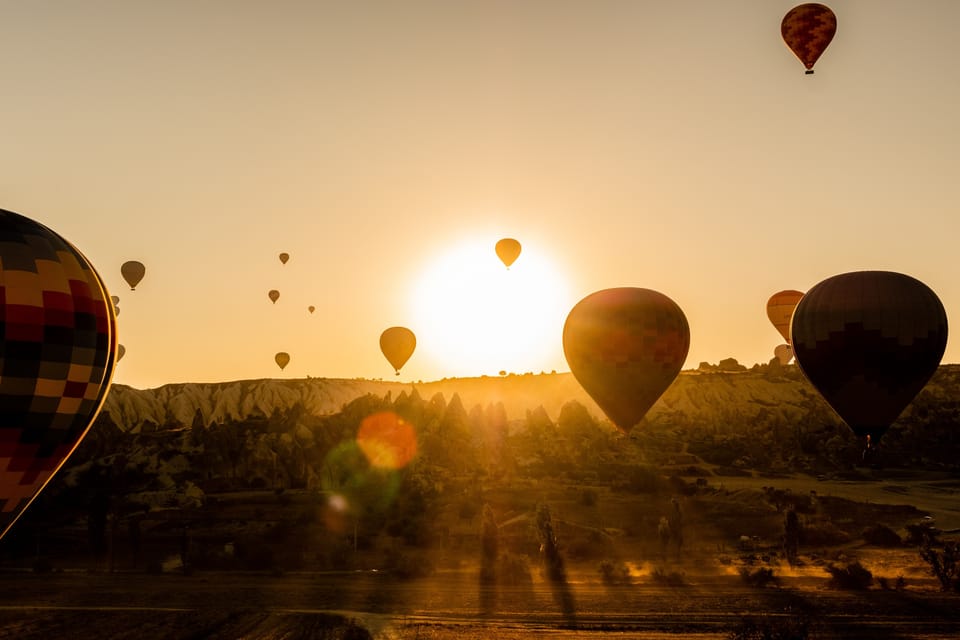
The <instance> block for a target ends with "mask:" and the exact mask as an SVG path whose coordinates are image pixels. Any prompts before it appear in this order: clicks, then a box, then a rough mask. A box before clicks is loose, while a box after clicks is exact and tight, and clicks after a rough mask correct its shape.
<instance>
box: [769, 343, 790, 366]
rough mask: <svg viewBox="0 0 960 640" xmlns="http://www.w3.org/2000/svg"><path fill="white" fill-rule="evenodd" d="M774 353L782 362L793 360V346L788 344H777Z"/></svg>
mask: <svg viewBox="0 0 960 640" xmlns="http://www.w3.org/2000/svg"><path fill="white" fill-rule="evenodd" d="M773 355H774V357H775V358H776V359H777V360H779V361H780V364H784V365H786V364H790V361H791V360H793V348H792V347H790V345H788V344H780V345H777V348H776V349H774V350H773Z"/></svg>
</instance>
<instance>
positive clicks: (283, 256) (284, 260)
mask: <svg viewBox="0 0 960 640" xmlns="http://www.w3.org/2000/svg"><path fill="white" fill-rule="evenodd" d="M289 259H290V254H289V253H281V254H280V262H282V263H283V264H287V260H289Z"/></svg>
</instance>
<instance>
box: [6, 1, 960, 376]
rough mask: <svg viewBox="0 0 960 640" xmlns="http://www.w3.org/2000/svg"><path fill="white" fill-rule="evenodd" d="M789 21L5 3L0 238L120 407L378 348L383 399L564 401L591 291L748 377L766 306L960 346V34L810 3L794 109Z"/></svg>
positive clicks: (760, 358)
mask: <svg viewBox="0 0 960 640" xmlns="http://www.w3.org/2000/svg"><path fill="white" fill-rule="evenodd" d="M795 4H798V3H797V2H795V1H794V0H786V1H781V0H739V1H735V0H724V1H723V2H717V1H716V0H697V1H694V0H686V1H682V0H674V1H672V2H663V1H662V0H656V1H653V0H650V1H647V0H622V1H614V0H589V1H588V0H577V1H572V0H568V1H564V0H524V1H522V2H518V1H516V0H477V1H472V0H463V1H458V2H449V1H448V0H435V1H416V0H409V1H406V2H392V1H388V0H383V1H382V2H372V1H354V2H332V1H331V2H322V1H320V0H316V1H313V0H309V1H308V0H303V1H293V0H288V1H285V2H284V1H271V2H268V1H266V0H263V1H260V2H252V1H242V0H222V1H215V0H208V1H206V2H194V1H192V0H163V1H160V0H156V1H150V2H147V1H141V0H89V1H86V2H72V1H69V0H61V1H56V2H55V1H50V0H32V1H30V2H23V1H21V0H0V88H2V92H3V99H2V100H0V141H2V152H0V208H5V209H10V210H12V211H17V212H19V213H22V214H24V215H27V216H29V217H32V218H34V219H36V220H39V221H41V222H43V223H44V224H47V225H49V226H50V227H52V228H53V229H54V230H56V231H58V232H59V233H61V234H62V235H63V236H65V237H66V238H67V239H68V240H70V241H71V242H73V243H74V244H76V245H77V246H78V247H79V248H80V249H81V250H82V251H84V252H85V253H86V254H87V256H88V257H89V258H90V259H91V261H92V262H93V263H94V265H95V266H96V267H97V269H98V270H99V271H100V272H101V274H102V275H103V276H104V278H105V280H106V282H107V285H108V287H109V288H110V292H111V293H112V294H114V295H118V296H119V297H120V311H121V313H120V317H119V323H120V342H121V343H123V344H124V345H125V347H126V355H125V357H124V359H123V361H122V362H121V363H120V364H119V366H118V370H117V374H116V376H115V378H114V380H115V381H116V382H120V383H125V384H130V385H133V386H136V387H153V386H158V385H161V384H164V383H167V382H182V381H221V380H234V379H242V378H260V377H294V378H298V377H304V376H306V375H312V376H325V377H367V378H377V377H383V378H385V379H393V378H394V376H393V371H392V368H391V367H390V365H389V364H388V363H387V362H386V360H385V359H384V358H383V356H382V355H381V353H380V350H379V335H380V333H381V331H383V330H384V329H386V328H387V327H389V326H393V325H404V326H408V327H410V328H411V329H412V330H413V331H414V332H415V333H416V334H417V337H418V347H417V352H416V353H414V355H413V357H412V358H411V359H410V361H409V362H408V363H407V364H406V365H405V366H404V368H403V370H402V372H401V376H400V377H399V378H396V379H398V380H420V379H422V380H433V379H438V378H441V377H445V376H459V375H479V374H490V375H496V374H497V372H498V371H499V370H500V369H505V370H509V371H515V372H518V373H519V372H525V371H533V372H539V371H541V370H545V371H550V370H552V369H556V370H558V371H566V370H568V367H567V365H566V363H565V361H564V358H563V353H562V347H561V329H562V326H563V321H564V319H565V315H566V312H567V311H569V309H570V308H571V307H572V306H573V305H574V304H575V303H576V302H577V301H578V300H580V299H581V298H582V297H584V296H586V295H587V294H589V293H591V292H593V291H596V290H598V289H604V288H608V287H616V286H637V287H646V288H651V289H656V290H657V291H660V292H662V293H664V294H666V295H668V296H670V297H671V298H673V299H674V300H675V301H676V302H677V303H678V304H679V305H680V307H681V308H682V309H683V310H684V312H685V313H686V315H687V318H688V320H689V324H690V328H691V346H690V354H689V358H688V360H687V363H686V367H687V368H690V367H696V366H697V364H698V363H699V362H700V361H704V360H706V361H710V362H714V363H715V362H717V361H719V360H720V359H722V358H725V357H730V356H732V357H735V358H737V359H738V360H740V362H742V363H744V364H747V365H751V364H753V363H754V362H766V361H768V360H770V359H771V358H772V357H773V350H774V348H775V347H776V346H777V345H778V344H780V343H781V342H782V339H781V337H780V336H779V334H778V333H777V332H776V330H775V329H774V328H773V326H772V325H771V324H770V323H769V321H768V320H767V317H766V314H765V305H766V301H767V299H768V298H769V296H770V295H771V294H773V293H774V292H776V291H779V290H781V289H799V290H807V289H809V288H810V287H811V286H813V285H814V284H816V283H817V282H819V281H820V280H822V279H824V278H826V277H829V276H831V275H834V274H837V273H841V272H845V271H853V270H860V269H889V270H895V271H901V272H904V273H907V274H910V275H912V276H914V277H916V278H919V279H920V280H923V281H924V282H926V283H927V284H928V285H929V286H930V287H931V288H932V289H933V290H934V291H936V292H937V293H938V295H939V296H940V298H941V300H942V301H943V303H944V305H945V307H946V309H947V314H948V317H950V318H960V278H957V273H958V267H957V257H956V255H957V252H956V237H957V235H958V231H960V222H958V216H957V202H960V179H958V174H957V169H956V168H957V150H958V149H960V126H958V124H957V116H956V114H957V112H958V107H960V83H958V82H957V75H956V71H957V64H958V61H960V39H958V38H956V35H955V29H956V25H957V24H960V2H956V1H955V0H940V1H937V0H914V1H912V2H903V1H902V0H857V1H854V0H832V1H831V2H829V3H828V4H829V5H830V6H831V8H832V9H833V10H834V11H835V12H836V14H837V18H838V24H839V26H838V31H837V36H836V38H835V39H834V41H833V43H832V44H831V45H830V47H829V49H828V50H827V51H826V53H825V54H824V55H823V57H822V58H821V59H820V61H819V62H818V63H817V66H816V74H815V75H813V76H805V75H804V74H803V67H802V65H801V64H800V62H799V61H798V60H797V59H796V58H795V57H794V56H793V54H792V53H791V52H790V51H789V50H788V49H787V47H786V46H785V45H784V43H783V41H782V40H781V38H780V21H781V19H782V17H783V15H784V14H785V13H786V12H787V11H788V10H789V9H790V8H791V7H792V6H794V5H795ZM501 237H514V238H517V239H518V240H520V242H521V243H522V244H523V247H524V252H523V254H522V255H521V256H520V258H519V259H518V260H517V262H516V263H515V264H514V266H513V267H512V268H511V269H510V271H507V270H506V269H504V267H503V265H501V264H500V263H499V262H498V261H497V259H496V256H495V255H494V253H493V246H494V243H495V242H496V241H497V240H498V239H499V238H501ZM478 247H479V249H478ZM484 248H485V249H484ZM485 250H486V252H487V253H486V258H484V251H485ZM282 251H285V252H288V253H289V254H290V256H291V258H290V261H289V262H288V263H287V264H286V265H282V264H281V263H280V261H279V259H278V257H277V256H278V254H279V253H280V252H282ZM133 259H135V260H141V261H142V262H144V263H145V264H146V266H147V275H146V278H145V279H144V280H143V282H142V283H141V284H140V285H139V286H138V287H137V290H136V291H135V292H131V291H129V288H128V287H126V286H125V284H124V283H123V281H122V279H121V277H120V265H121V264H122V263H123V262H124V261H126V260H133ZM485 259H489V264H487V263H485V262H484V260H485ZM458 273H462V274H464V275H463V276H462V278H459V279H458V277H457V275H456V274H458ZM270 289H278V290H279V291H280V292H281V297H280V299H279V300H278V301H277V303H276V304H272V303H271V302H270V300H269V299H268V298H267V291H268V290H270ZM431 292H434V293H431ZM308 305H315V306H316V308H317V309H316V312H315V313H314V314H312V315H311V314H309V313H308V312H307V306H308ZM477 317H482V318H486V322H477V321H476V318H477ZM511 317H514V318H515V319H516V323H511V322H508V321H507V320H506V319H509V318H511ZM511 327H516V329H515V332H511V331H512V329H511ZM278 351H287V352H289V353H290V355H291V361H290V364H289V365H288V366H287V368H286V369H284V370H283V371H282V372H281V371H280V370H279V369H278V368H277V366H276V364H275V363H274V354H275V353H276V352H278ZM958 360H960V342H958V340H957V339H952V340H951V341H950V343H949V344H948V347H947V353H946V356H945V358H944V362H957V361H958Z"/></svg>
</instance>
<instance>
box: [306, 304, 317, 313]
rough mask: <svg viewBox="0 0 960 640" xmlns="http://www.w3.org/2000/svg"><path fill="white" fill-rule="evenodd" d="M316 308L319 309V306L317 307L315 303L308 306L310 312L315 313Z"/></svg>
mask: <svg viewBox="0 0 960 640" xmlns="http://www.w3.org/2000/svg"><path fill="white" fill-rule="evenodd" d="M316 310H317V308H316V307H315V306H313V305H310V306H309V307H307V311H309V312H310V313H313V312H314V311H316Z"/></svg>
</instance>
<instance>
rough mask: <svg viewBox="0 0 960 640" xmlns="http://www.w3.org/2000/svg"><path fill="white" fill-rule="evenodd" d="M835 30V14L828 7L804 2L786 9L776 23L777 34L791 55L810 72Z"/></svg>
mask: <svg viewBox="0 0 960 640" xmlns="http://www.w3.org/2000/svg"><path fill="white" fill-rule="evenodd" d="M836 32H837V16H836V15H834V13H833V11H831V10H830V8H829V7H827V6H825V5H822V4H818V3H816V2H808V3H806V4H801V5H799V6H796V7H794V8H793V9H790V11H788V12H787V15H785V16H784V17H783V22H781V23H780V34H781V35H782V36H783V41H784V42H786V43H787V46H788V47H790V50H791V51H793V53H794V55H796V56H797V57H798V58H800V62H802V63H803V66H805V67H806V68H807V70H806V73H807V74H811V73H813V65H814V64H816V62H817V59H818V58H820V56H821V55H822V54H823V52H824V51H825V50H826V49H827V46H828V45H829V44H830V41H831V40H833V36H834V34H835V33H836Z"/></svg>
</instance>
